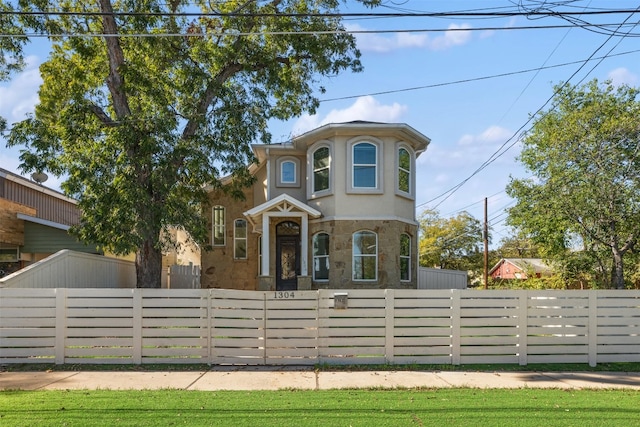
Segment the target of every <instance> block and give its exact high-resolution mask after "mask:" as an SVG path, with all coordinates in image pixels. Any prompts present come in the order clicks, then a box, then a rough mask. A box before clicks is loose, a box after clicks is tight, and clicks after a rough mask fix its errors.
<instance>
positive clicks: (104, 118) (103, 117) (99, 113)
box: [89, 104, 118, 127]
mask: <svg viewBox="0 0 640 427" xmlns="http://www.w3.org/2000/svg"><path fill="white" fill-rule="evenodd" d="M89 110H90V111H91V112H92V113H93V114H95V116H96V117H97V118H98V120H100V121H101V122H102V124H104V125H105V126H109V127H115V126H118V122H116V121H113V120H112V119H111V117H109V115H108V114H107V113H105V112H104V110H103V109H102V108H100V107H98V106H97V105H96V104H90V105H89Z"/></svg>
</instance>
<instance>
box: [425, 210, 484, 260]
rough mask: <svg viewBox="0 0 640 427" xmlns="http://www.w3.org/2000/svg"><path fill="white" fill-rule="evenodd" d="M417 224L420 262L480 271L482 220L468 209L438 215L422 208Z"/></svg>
mask: <svg viewBox="0 0 640 427" xmlns="http://www.w3.org/2000/svg"><path fill="white" fill-rule="evenodd" d="M418 221H419V223H420V265H421V266H423V267H436V268H446V269H452V270H465V271H468V270H474V271H476V272H477V271H482V263H483V261H482V260H483V254H482V249H481V248H482V242H483V239H482V223H481V222H480V221H479V220H477V219H475V218H474V217H473V216H471V215H470V214H469V213H468V212H461V213H459V214H458V215H456V216H455V217H450V218H442V217H440V215H439V213H438V211H435V210H425V211H424V212H423V213H422V215H420V218H419V220H418Z"/></svg>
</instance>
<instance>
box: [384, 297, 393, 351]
mask: <svg viewBox="0 0 640 427" xmlns="http://www.w3.org/2000/svg"><path fill="white" fill-rule="evenodd" d="M384 300H385V303H384V305H385V307H386V310H385V325H384V330H385V339H384V343H385V350H384V352H385V357H386V360H387V363H393V362H394V359H395V352H394V324H395V322H394V319H395V314H394V311H395V291H394V290H393V289H385V291H384Z"/></svg>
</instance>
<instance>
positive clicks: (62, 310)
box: [55, 288, 67, 365]
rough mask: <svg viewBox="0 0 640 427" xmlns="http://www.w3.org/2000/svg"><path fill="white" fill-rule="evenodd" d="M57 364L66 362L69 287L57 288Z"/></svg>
mask: <svg viewBox="0 0 640 427" xmlns="http://www.w3.org/2000/svg"><path fill="white" fill-rule="evenodd" d="M55 292H56V343H55V354H56V362H55V363H56V365H62V364H64V360H65V353H66V343H65V340H66V336H67V289H66V288H57V289H56V291H55Z"/></svg>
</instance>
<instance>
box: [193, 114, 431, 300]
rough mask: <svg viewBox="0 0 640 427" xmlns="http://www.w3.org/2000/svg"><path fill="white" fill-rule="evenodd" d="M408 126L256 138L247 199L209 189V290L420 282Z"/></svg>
mask: <svg viewBox="0 0 640 427" xmlns="http://www.w3.org/2000/svg"><path fill="white" fill-rule="evenodd" d="M429 142H430V140H429V138H427V137H426V136H424V135H422V134H421V133H419V132H417V131H416V130H415V129H413V128H411V127H410V126H408V125H406V124H386V123H370V122H350V123H342V124H329V125H325V126H322V127H320V128H318V129H315V130H313V131H310V132H308V133H305V134H303V135H301V136H299V137H296V138H294V139H293V140H292V141H290V142H288V143H284V144H270V145H255V146H254V147H253V149H254V152H255V154H256V157H257V159H258V164H257V165H252V166H251V167H250V170H251V172H252V173H253V174H254V176H255V178H256V180H255V184H254V185H253V186H252V187H251V188H248V189H247V190H246V191H245V196H246V197H245V200H244V201H237V200H234V199H231V198H229V197H227V196H225V195H224V194H222V193H221V192H219V191H217V190H212V191H211V192H210V193H209V201H210V204H211V207H210V209H211V210H210V212H207V215H208V217H209V218H210V227H209V229H210V243H211V247H212V250H210V251H207V252H203V253H202V278H201V284H202V287H205V288H213V287H216V288H235V289H246V290H280V291H288V290H296V289H320V288H335V289H340V288H342V289H344V288H416V283H417V247H418V246H417V239H418V223H417V221H416V218H415V189H416V178H415V170H416V158H417V157H418V156H419V155H420V154H421V153H422V152H424V151H425V150H426V148H427V146H428V144H429Z"/></svg>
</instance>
